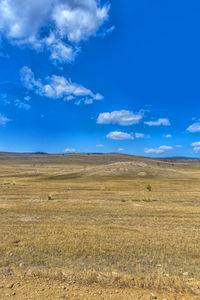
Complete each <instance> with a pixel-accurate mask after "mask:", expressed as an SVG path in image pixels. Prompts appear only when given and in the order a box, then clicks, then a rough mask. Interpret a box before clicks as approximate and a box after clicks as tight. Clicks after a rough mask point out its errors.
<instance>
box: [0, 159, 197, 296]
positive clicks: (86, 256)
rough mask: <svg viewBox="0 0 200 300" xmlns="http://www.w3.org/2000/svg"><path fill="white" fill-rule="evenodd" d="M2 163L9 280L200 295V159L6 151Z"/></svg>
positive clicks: (1, 249) (1, 247)
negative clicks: (17, 153)
mask: <svg viewBox="0 0 200 300" xmlns="http://www.w3.org/2000/svg"><path fill="white" fill-rule="evenodd" d="M0 165H1V169H0V239H1V243H0V274H1V275H0V279H1V278H2V282H3V280H5V278H7V280H8V278H12V279H11V280H14V278H18V277H19V278H24V279H23V280H25V281H26V280H29V281H30V280H31V279H32V282H33V285H34V280H36V279H37V280H39V279H41V281H42V280H44V281H45V280H52V282H56V283H57V285H58V282H59V283H60V284H62V283H63V282H72V284H75V285H78V286H79V289H81V288H82V289H85V288H91V287H93V290H94V291H95V290H96V289H97V286H98V293H99V291H100V290H101V291H102V293H104V291H109V289H119V288H120V293H121V289H122V290H124V291H126V296H123V293H122V294H120V297H119V299H129V298H128V297H129V292H130V291H131V290H133V289H134V290H137V291H147V292H148V291H149V294H148V295H150V291H151V290H154V291H157V292H159V293H160V295H161V294H162V295H168V297H169V298H168V299H174V298H170V297H171V296H170V295H171V294H170V293H176V295H177V296H176V297H178V295H182V294H183V293H185V296H184V297H185V299H195V298H196V299H199V298H200V186H199V180H200V163H199V162H198V161H158V160H151V159H147V158H141V157H131V156H125V155H117V154H113V155H112V154H111V155H76V154H75V155H55V156H54V155H52V156H49V155H14V154H10V155H9V154H1V155H0ZM147 184H151V186H152V192H148V191H147V190H146V185H147ZM10 276H11V277H10ZM20 276H21V277H20ZM9 280H10V279H9ZM16 280H17V279H16ZM0 285H1V284H0ZM52 285H53V283H52ZM3 286H4V285H3ZM27 286H28V285H27ZM95 286H96V287H95ZM2 289H3V288H2ZM128 291H129V292H128ZM0 293H1V290H0ZM137 293H138V295H139V294H140V293H139V292H137ZM145 293H146V292H145ZM163 293H164V294H163ZM5 295H6V294H5V293H4V296H3V298H2V299H6V298H5V297H6V296H5ZM24 295H25V294H24ZM144 295H145V294H144ZM173 295H175V294H173ZM16 296H17V295H16ZM62 296H63V295H62ZM65 296H66V297H67V294H66V295H65ZM20 297H22V296H19V299H20ZM41 297H42V296H41ZM52 297H53V296H52ZM59 297H61V296H59ZM59 297H58V298H51V297H50V296H49V298H47V299H60V298H59ZM69 297H70V296H69ZM73 297H76V295H74V296H72V294H71V297H70V298H67V299H96V298H95V297H93V298H90V296H89V294H88V297H87V298H86V296H84V292H83V297H82V296H80V295H79V298H78V296H77V298H73ZM81 297H82V298H81ZM91 297H92V296H91ZM98 297H100V298H101V299H111V298H112V297H111V296H110V297H111V298H108V296H106V294H105V295H104V296H102V295H101V293H100V294H98ZM117 297H118V296H117V293H116V295H115V297H113V298H112V299H118V298H117ZM123 297H124V298H123ZM130 297H131V294H130ZM144 297H145V296H144ZM163 297H164V296H163ZM181 297H182V296H181ZM187 297H189V298H187ZM100 298H99V299H100ZM21 299H23V298H21ZM24 299H29V298H26V296H24ZM34 299H40V297H38V298H34ZM41 299H43V298H41ZM97 299H98V298H97ZM130 299H137V298H130ZM144 299H150V298H144ZM161 299H162V298H161ZM177 299H179V298H177ZM180 299H182V298H180Z"/></svg>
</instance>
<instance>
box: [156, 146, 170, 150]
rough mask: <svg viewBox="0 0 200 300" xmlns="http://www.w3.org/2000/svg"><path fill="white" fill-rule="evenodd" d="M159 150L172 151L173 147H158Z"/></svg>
mask: <svg viewBox="0 0 200 300" xmlns="http://www.w3.org/2000/svg"><path fill="white" fill-rule="evenodd" d="M159 149H160V150H172V149H173V147H171V146H160V147H159Z"/></svg>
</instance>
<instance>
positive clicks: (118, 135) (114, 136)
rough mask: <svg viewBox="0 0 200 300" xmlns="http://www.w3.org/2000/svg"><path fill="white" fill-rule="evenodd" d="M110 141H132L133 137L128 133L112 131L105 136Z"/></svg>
mask: <svg viewBox="0 0 200 300" xmlns="http://www.w3.org/2000/svg"><path fill="white" fill-rule="evenodd" d="M106 137H107V138H108V139H111V140H133V139H134V137H133V136H132V134H130V133H126V132H121V131H113V132H110V133H109V134H107V136H106Z"/></svg>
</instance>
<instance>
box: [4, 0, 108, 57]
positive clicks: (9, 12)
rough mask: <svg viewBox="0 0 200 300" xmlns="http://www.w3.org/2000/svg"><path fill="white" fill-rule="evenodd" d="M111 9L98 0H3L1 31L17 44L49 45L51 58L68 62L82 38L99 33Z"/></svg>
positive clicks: (42, 46) (47, 46)
mask: <svg viewBox="0 0 200 300" xmlns="http://www.w3.org/2000/svg"><path fill="white" fill-rule="evenodd" d="M109 9H110V5H109V4H106V5H103V6H101V5H100V2H99V1H97V0H87V1H85V0H34V1H32V0H14V1H13V0H1V1H0V34H1V35H2V36H4V37H6V38H7V39H8V40H9V41H10V42H11V43H14V44H17V45H30V46H32V47H34V48H35V49H39V50H42V49H43V48H44V47H46V48H47V49H48V50H49V51H50V53H51V58H52V59H54V60H58V61H60V62H66V61H70V60H73V58H74V55H75V53H76V50H77V45H78V43H79V42H81V41H83V40H86V39H88V38H89V37H90V36H92V35H95V34H96V32H97V31H98V29H99V28H100V27H101V26H102V25H103V24H104V22H105V21H106V20H107V19H108V14H109ZM111 28H112V27H111ZM105 31H109V30H108V29H105Z"/></svg>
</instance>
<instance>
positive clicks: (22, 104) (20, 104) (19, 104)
mask: <svg viewBox="0 0 200 300" xmlns="http://www.w3.org/2000/svg"><path fill="white" fill-rule="evenodd" d="M14 103H15V105H16V106H17V107H18V108H20V109H24V110H29V109H30V108H31V105H30V104H28V103H25V102H23V101H21V100H19V99H16V100H15V101H14Z"/></svg>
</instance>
